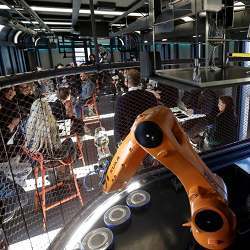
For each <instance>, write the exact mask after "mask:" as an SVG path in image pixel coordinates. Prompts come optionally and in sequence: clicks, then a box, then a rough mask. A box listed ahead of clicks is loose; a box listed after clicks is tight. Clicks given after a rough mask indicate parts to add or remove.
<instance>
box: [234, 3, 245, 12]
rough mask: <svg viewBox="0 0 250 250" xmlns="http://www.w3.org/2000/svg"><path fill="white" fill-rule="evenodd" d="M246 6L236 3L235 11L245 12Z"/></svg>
mask: <svg viewBox="0 0 250 250" xmlns="http://www.w3.org/2000/svg"><path fill="white" fill-rule="evenodd" d="M245 9H246V6H245V4H244V3H242V2H235V3H234V11H240V10H245Z"/></svg>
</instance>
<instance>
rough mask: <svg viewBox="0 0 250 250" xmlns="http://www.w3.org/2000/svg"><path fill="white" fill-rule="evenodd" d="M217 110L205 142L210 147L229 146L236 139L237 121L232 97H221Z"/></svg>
mask: <svg viewBox="0 0 250 250" xmlns="http://www.w3.org/2000/svg"><path fill="white" fill-rule="evenodd" d="M218 109H219V113H218V114H217V115H216V117H215V122H214V124H213V126H212V127H211V128H210V129H209V130H208V136H207V141H208V145H209V146H210V147H215V146H219V145H225V144H229V143H232V142H234V141H236V139H237V138H236V137H237V121H236V117H235V114H234V103H233V99H232V97H231V96H221V97H220V98H219V102H218Z"/></svg>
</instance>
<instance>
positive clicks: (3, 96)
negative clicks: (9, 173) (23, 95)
mask: <svg viewBox="0 0 250 250" xmlns="http://www.w3.org/2000/svg"><path fill="white" fill-rule="evenodd" d="M15 95H16V91H15V89H14V88H13V87H11V88H5V89H3V90H1V93H0V131H1V134H2V135H1V137H0V148H1V150H0V159H1V161H6V157H7V156H6V152H4V145H5V146H6V149H7V153H14V151H15V150H14V149H15V148H16V146H14V145H8V141H9V140H10V139H11V137H12V136H13V135H14V134H15V132H16V130H17V127H18V125H19V123H20V121H21V118H20V114H19V110H18V106H17V104H16V102H15V101H14V97H15ZM12 146H13V147H12ZM17 150H18V149H17Z"/></svg>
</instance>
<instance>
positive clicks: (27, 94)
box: [15, 83, 36, 117]
mask: <svg viewBox="0 0 250 250" xmlns="http://www.w3.org/2000/svg"><path fill="white" fill-rule="evenodd" d="M16 92H17V94H16V97H15V101H16V103H17V105H18V107H19V110H20V112H21V115H22V117H27V116H28V115H29V113H30V108H31V105H32V103H33V102H34V101H35V99H36V97H35V95H34V93H33V83H24V84H21V85H18V86H17V87H16Z"/></svg>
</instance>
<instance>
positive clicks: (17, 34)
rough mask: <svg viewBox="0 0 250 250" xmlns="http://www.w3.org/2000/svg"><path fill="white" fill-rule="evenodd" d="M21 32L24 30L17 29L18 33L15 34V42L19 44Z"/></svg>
mask: <svg viewBox="0 0 250 250" xmlns="http://www.w3.org/2000/svg"><path fill="white" fill-rule="evenodd" d="M21 33H22V31H21V30H19V31H17V33H16V34H15V36H14V43H15V44H18V37H19V36H20V35H21Z"/></svg>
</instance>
